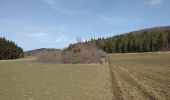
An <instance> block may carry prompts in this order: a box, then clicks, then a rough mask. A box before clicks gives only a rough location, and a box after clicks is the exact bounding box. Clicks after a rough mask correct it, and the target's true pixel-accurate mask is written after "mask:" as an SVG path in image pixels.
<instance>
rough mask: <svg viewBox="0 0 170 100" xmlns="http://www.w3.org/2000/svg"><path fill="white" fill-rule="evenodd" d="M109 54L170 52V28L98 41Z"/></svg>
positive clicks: (160, 28) (98, 44)
mask: <svg viewBox="0 0 170 100" xmlns="http://www.w3.org/2000/svg"><path fill="white" fill-rule="evenodd" d="M96 45H97V47H98V48H100V49H102V50H104V51H105V52H107V53H131V52H154V51H168V50H170V26H165V27H156V28H150V29H144V30H139V31H134V32H130V33H125V34H121V35H116V36H113V37H108V38H99V39H97V40H96Z"/></svg>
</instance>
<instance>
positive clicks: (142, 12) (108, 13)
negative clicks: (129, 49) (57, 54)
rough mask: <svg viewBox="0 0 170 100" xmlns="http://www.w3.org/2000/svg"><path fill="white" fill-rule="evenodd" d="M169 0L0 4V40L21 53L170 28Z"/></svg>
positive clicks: (14, 0) (16, 0)
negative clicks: (147, 30)
mask: <svg viewBox="0 0 170 100" xmlns="http://www.w3.org/2000/svg"><path fill="white" fill-rule="evenodd" d="M169 5H170V0H0V36H4V37H6V38H7V39H9V40H12V41H14V42H16V43H17V44H18V45H19V46H21V47H22V48H23V49H24V50H31V49H35V48H42V47H46V48H64V47H66V46H68V45H69V44H70V43H74V42H75V41H76V37H81V38H82V39H83V40H86V39H87V40H88V39H90V38H97V37H108V36H114V35H116V34H121V33H125V32H130V31H134V30H138V29H143V28H149V27H155V26H167V25H170V9H169Z"/></svg>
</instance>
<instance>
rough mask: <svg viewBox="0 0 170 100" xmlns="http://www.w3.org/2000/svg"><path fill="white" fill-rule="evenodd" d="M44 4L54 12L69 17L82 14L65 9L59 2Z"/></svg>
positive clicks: (49, 1)
mask: <svg viewBox="0 0 170 100" xmlns="http://www.w3.org/2000/svg"><path fill="white" fill-rule="evenodd" d="M44 2H45V3H46V4H47V5H48V6H49V7H50V8H51V9H53V10H55V11H57V12H60V13H64V14H69V15H76V14H79V13H81V12H80V11H76V10H66V9H64V8H63V7H61V6H60V5H59V0H44Z"/></svg>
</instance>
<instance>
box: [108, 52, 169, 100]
mask: <svg viewBox="0 0 170 100" xmlns="http://www.w3.org/2000/svg"><path fill="white" fill-rule="evenodd" d="M109 63H110V68H111V70H112V75H113V83H114V84H113V89H114V91H113V94H114V98H115V100H116V99H125V100H152V99H153V100H155V99H156V100H157V99H158V100H169V99H170V52H165V53H164V52H157V53H136V54H131V53H129V54H112V55H109Z"/></svg>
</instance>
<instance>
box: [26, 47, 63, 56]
mask: <svg viewBox="0 0 170 100" xmlns="http://www.w3.org/2000/svg"><path fill="white" fill-rule="evenodd" d="M44 52H46V53H48V52H57V53H61V52H62V50H61V49H54V48H40V49H35V50H30V51H25V52H24V55H25V56H36V55H37V54H39V53H44Z"/></svg>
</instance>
